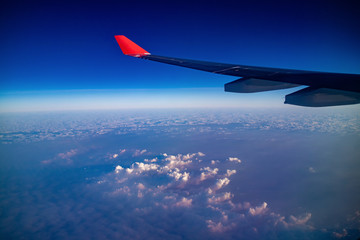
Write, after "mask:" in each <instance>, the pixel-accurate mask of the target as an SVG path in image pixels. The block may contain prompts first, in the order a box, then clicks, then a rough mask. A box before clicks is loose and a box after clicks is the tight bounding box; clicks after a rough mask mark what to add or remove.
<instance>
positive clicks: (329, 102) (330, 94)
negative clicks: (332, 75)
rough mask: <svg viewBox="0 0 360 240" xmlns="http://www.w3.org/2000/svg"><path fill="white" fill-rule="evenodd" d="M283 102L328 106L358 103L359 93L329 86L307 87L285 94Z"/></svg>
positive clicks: (306, 105)
mask: <svg viewBox="0 0 360 240" xmlns="http://www.w3.org/2000/svg"><path fill="white" fill-rule="evenodd" d="M284 103H285V104H292V105H298V106H304V107H328V106H337V105H348V104H357V103H360V93H356V92H349V91H342V90H336V89H329V88H313V87H307V88H304V89H302V90H300V91H297V92H294V93H291V94H289V95H286V96H285V102H284Z"/></svg>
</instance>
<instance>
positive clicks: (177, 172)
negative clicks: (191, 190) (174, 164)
mask: <svg viewBox="0 0 360 240" xmlns="http://www.w3.org/2000/svg"><path fill="white" fill-rule="evenodd" d="M168 175H169V176H170V177H173V178H175V180H176V181H178V180H179V179H180V178H181V179H182V180H183V181H184V182H187V181H188V180H189V178H190V173H188V172H183V173H181V172H180V170H179V169H178V168H175V169H174V171H172V172H170V173H168Z"/></svg>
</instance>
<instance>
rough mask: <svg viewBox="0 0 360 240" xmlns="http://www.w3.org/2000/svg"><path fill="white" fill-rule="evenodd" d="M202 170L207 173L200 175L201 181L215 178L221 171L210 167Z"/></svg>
mask: <svg viewBox="0 0 360 240" xmlns="http://www.w3.org/2000/svg"><path fill="white" fill-rule="evenodd" d="M200 170H202V171H205V172H202V173H201V174H200V181H204V180H206V179H208V178H211V177H213V176H215V175H216V174H217V173H218V171H219V169H218V168H214V169H211V168H210V167H205V168H201V169H200Z"/></svg>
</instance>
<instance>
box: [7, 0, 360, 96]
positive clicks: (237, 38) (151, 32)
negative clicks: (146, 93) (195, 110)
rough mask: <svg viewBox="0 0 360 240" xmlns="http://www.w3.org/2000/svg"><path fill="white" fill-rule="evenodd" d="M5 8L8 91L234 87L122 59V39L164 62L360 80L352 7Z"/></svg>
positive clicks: (126, 4)
mask: <svg viewBox="0 0 360 240" xmlns="http://www.w3.org/2000/svg"><path fill="white" fill-rule="evenodd" d="M99 2H100V1H99ZM1 9H2V13H1V23H2V24H1V32H2V37H1V44H0V45H1V52H2V53H1V55H2V57H1V73H0V74H1V88H2V89H3V90H41V89H106V88H149V87H150V88H153V87H154V88H161V87H166V88H169V87H170V88H176V87H209V86H210V87H211V86H221V85H222V84H223V81H222V82H220V81H218V80H217V79H224V81H228V80H229V79H230V78H228V77H223V76H221V77H214V76H212V75H211V74H208V73H201V72H196V71H193V70H188V69H181V68H176V67H172V66H166V65H162V64H158V63H152V62H147V61H142V60H138V59H132V58H129V57H125V56H123V55H122V53H121V51H120V49H119V47H118V46H117V44H116V42H115V40H114V37H113V36H114V35H117V34H123V35H126V36H128V37H129V38H130V39H132V40H133V41H135V42H137V43H138V44H139V45H141V46H142V47H144V48H145V49H146V50H148V51H150V52H152V53H154V54H158V55H165V56H175V57H183V58H193V59H205V60H210V61H218V62H230V63H241V64H247V65H261V66H274V67H285V68H298V69H311V70H319V71H334V72H352V73H359V67H360V47H359V44H358V43H359V42H360V32H359V29H360V10H359V8H358V7H356V5H355V1H353V2H351V1H341V2H340V1H337V3H332V2H330V1H101V4H100V3H97V2H94V1H86V3H85V2H83V1H79V2H77V1H61V2H59V1H56V2H55V1H8V2H7V3H5V5H4V4H3V6H2V7H1ZM231 79H232V78H231ZM231 79H230V80H231Z"/></svg>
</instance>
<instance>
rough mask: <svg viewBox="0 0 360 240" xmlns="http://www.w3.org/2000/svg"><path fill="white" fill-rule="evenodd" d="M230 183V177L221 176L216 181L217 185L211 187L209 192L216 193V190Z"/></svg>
mask: <svg viewBox="0 0 360 240" xmlns="http://www.w3.org/2000/svg"><path fill="white" fill-rule="evenodd" d="M229 183H230V179H228V178H227V177H226V178H221V179H218V180H217V181H216V183H215V186H213V187H211V188H209V189H208V193H209V194H214V193H215V191H217V190H219V189H221V188H223V187H225V186H226V185H228V184H229Z"/></svg>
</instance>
